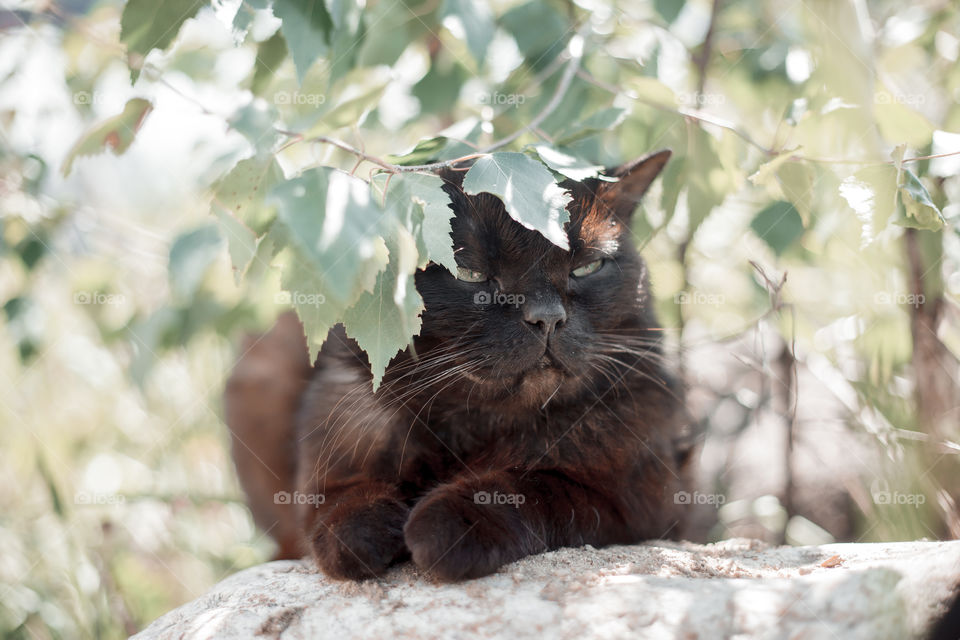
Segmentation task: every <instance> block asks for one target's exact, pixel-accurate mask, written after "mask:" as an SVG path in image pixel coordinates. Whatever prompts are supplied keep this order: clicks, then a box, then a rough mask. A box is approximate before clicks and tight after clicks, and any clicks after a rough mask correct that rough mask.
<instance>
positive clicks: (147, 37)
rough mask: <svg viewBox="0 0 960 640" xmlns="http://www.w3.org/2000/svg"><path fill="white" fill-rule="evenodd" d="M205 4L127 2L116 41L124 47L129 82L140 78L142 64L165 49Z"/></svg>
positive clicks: (177, 0)
mask: <svg viewBox="0 0 960 640" xmlns="http://www.w3.org/2000/svg"><path fill="white" fill-rule="evenodd" d="M205 4H207V2H206V0H164V1H163V2H157V1H156V0H128V2H127V4H126V6H124V8H123V15H122V16H121V17H120V41H121V42H123V43H124V44H126V45H127V60H128V63H129V65H130V81H131V82H136V81H137V78H138V77H139V76H140V68H141V67H142V66H143V60H144V58H146V57H147V54H148V53H150V51H152V50H153V49H166V48H167V47H168V46H170V43H171V42H173V39H174V38H176V37H177V33H179V32H180V27H181V26H182V25H183V23H184V22H186V21H187V19H189V18H192V17H193V16H195V15H197V11H199V10H200V7H202V6H204V5H205Z"/></svg>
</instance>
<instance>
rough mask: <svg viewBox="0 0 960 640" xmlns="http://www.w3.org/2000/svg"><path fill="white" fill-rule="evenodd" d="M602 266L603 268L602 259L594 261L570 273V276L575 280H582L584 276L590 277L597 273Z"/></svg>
mask: <svg viewBox="0 0 960 640" xmlns="http://www.w3.org/2000/svg"><path fill="white" fill-rule="evenodd" d="M602 266H603V260H602V259H601V260H594V261H593V262H588V263H587V264H585V265H582V266H579V267H577V268H576V269H574V270H573V271H571V272H570V275H572V276H573V277H575V278H582V277H584V276H588V275H590V274H591V273H596V272H597V271H599V270H600V267H602Z"/></svg>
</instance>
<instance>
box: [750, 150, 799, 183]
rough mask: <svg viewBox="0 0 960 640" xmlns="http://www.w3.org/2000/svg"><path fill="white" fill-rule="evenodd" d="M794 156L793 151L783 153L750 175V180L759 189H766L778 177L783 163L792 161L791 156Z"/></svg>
mask: <svg viewBox="0 0 960 640" xmlns="http://www.w3.org/2000/svg"><path fill="white" fill-rule="evenodd" d="M792 155H793V151H786V152H784V153H781V154H780V155H778V156H777V157H776V158H774V159H773V160H769V161H768V162H764V163H763V164H761V165H760V166H759V167H757V170H756V171H755V172H753V174H752V175H750V177H749V180H750V182H752V183H753V184H754V185H756V186H759V187H766V186H769V185H771V184H772V183H773V181H774V177H775V176H776V175H777V171H778V170H779V169H780V167H781V166H782V165H783V163H785V162H787V161H788V160H790V156H792Z"/></svg>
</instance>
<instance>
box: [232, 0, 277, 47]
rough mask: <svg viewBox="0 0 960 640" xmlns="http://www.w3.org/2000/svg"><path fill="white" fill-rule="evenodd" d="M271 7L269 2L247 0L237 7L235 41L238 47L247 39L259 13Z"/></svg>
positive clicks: (234, 19)
mask: <svg viewBox="0 0 960 640" xmlns="http://www.w3.org/2000/svg"><path fill="white" fill-rule="evenodd" d="M269 6H270V3H269V1H268V0H245V1H244V2H241V3H240V6H239V7H237V13H236V15H234V16H233V41H234V44H236V45H237V46H239V45H241V44H243V41H244V40H246V38H247V31H249V30H250V25H251V24H253V18H254V16H255V15H256V12H257V11H262V10H265V9H267V7H269Z"/></svg>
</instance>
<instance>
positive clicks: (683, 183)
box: [0, 0, 960, 638]
mask: <svg viewBox="0 0 960 640" xmlns="http://www.w3.org/2000/svg"><path fill="white" fill-rule="evenodd" d="M346 4H350V3H346ZM717 4H718V5H719V8H718V10H717V11H715V12H714V3H713V2H712V1H708V0H687V1H686V2H684V1H682V0H678V1H676V2H669V1H665V0H656V2H624V3H622V5H621V6H619V7H614V6H611V5H609V3H606V2H600V1H597V2H593V1H591V0H578V1H577V2H562V1H559V0H558V1H555V2H554V1H549V0H543V1H541V0H534V1H532V2H526V3H524V2H494V3H492V9H486V8H485V7H486V6H488V5H487V4H486V3H482V2H481V3H474V2H471V1H469V0H460V1H459V2H454V1H450V0H447V1H439V0H424V1H423V2H419V3H417V2H410V3H404V2H393V1H392V0H387V1H375V0H369V1H368V2H366V3H365V4H364V3H362V2H361V4H360V5H357V7H358V8H357V11H356V16H359V17H358V18H357V19H358V20H359V21H360V22H361V23H362V24H363V25H364V28H363V29H360V30H358V31H357V30H355V31H356V33H354V34H353V35H352V36H350V37H349V38H348V42H349V46H344V47H343V48H342V49H341V50H340V51H339V53H338V56H337V58H336V60H332V59H331V60H329V61H328V60H324V61H322V62H318V63H316V64H314V65H313V66H312V67H311V68H310V71H309V72H308V73H307V77H306V78H305V79H304V82H303V84H302V85H298V83H297V78H296V74H295V69H294V65H293V63H292V61H291V60H290V59H289V58H287V59H282V58H281V59H282V62H281V63H280V64H279V66H276V68H275V69H272V70H273V73H272V74H271V73H264V72H263V71H262V70H261V71H259V72H258V68H259V66H260V65H258V64H257V60H258V59H259V60H260V61H261V62H263V58H264V56H265V55H266V52H267V46H266V44H265V43H267V42H269V41H270V39H271V38H272V37H273V36H274V34H275V32H276V31H277V28H278V26H279V24H280V22H279V20H277V19H276V18H274V17H273V16H272V14H271V12H270V10H269V9H264V8H258V7H260V6H261V2H251V3H244V4H242V5H241V4H240V3H238V2H226V1H224V2H214V3H213V6H212V7H211V6H204V7H203V8H201V9H200V11H199V12H198V13H197V14H196V16H195V18H193V19H190V20H188V21H186V22H185V23H184V24H183V27H182V28H181V29H180V32H179V35H177V36H176V39H175V40H174V41H173V43H172V45H171V46H170V47H169V48H168V49H167V50H166V51H160V50H157V51H153V52H152V53H150V54H149V55H148V56H147V59H146V64H145V66H144V69H143V72H142V73H141V75H140V77H139V78H138V79H137V81H136V82H135V83H134V84H132V85H131V77H130V70H129V67H128V60H127V55H126V50H125V46H124V45H123V44H122V43H121V41H120V15H121V12H122V10H123V3H122V2H116V1H110V0H104V1H100V2H91V1H86V0H68V1H64V2H55V3H52V2H43V1H38V2H11V1H9V0H3V3H2V4H0V225H2V226H0V304H2V306H3V314H2V317H3V323H2V326H0V362H2V366H0V424H2V425H3V429H2V432H0V550H2V551H0V634H2V635H3V637H9V638H75V637H103V638H113V637H123V636H125V635H127V634H129V633H133V632H135V631H137V630H139V629H140V628H142V627H143V626H144V625H145V624H146V623H148V622H150V621H151V620H152V619H154V618H155V617H157V616H159V615H160V614H162V613H164V612H166V611H167V610H169V609H171V608H173V607H175V606H177V605H179V604H181V603H183V602H185V601H187V600H189V599H192V598H194V597H197V596H199V595H201V594H202V593H203V592H205V591H206V590H207V589H208V588H209V587H210V586H211V585H212V584H213V583H215V582H216V581H218V580H220V579H222V578H223V577H225V576H227V575H229V574H231V573H233V572H235V571H237V570H239V569H242V568H244V567H248V566H251V565H253V564H257V563H260V562H263V561H266V560H268V559H269V558H270V554H271V552H272V546H271V542H270V541H269V540H268V539H267V538H265V537H264V536H263V535H262V534H261V533H260V532H258V531H257V530H255V528H254V526H253V523H252V520H251V518H250V515H249V513H248V511H247V509H246V507H245V506H244V505H243V501H242V497H241V495H240V492H239V489H238V487H237V483H236V479H235V477H234V472H233V468H232V463H231V461H230V456H229V446H228V438H227V431H226V427H225V426H224V425H223V423H222V421H221V407H220V393H221V390H222V386H223V381H224V378H225V376H226V374H227V372H228V370H229V367H230V365H231V363H232V361H233V358H234V356H235V350H234V349H235V346H236V345H237V344H238V341H239V338H240V337H241V336H242V335H243V333H244V332H245V331H253V330H258V329H263V328H264V327H266V326H269V324H270V322H271V321H272V319H273V318H274V317H275V316H276V315H277V314H278V313H279V312H281V311H282V310H284V309H286V308H287V306H286V304H285V299H284V298H283V296H278V295H277V294H278V293H279V292H280V284H279V277H278V274H277V273H276V270H275V269H273V268H272V267H271V265H270V264H269V261H263V262H262V263H257V264H254V265H253V266H252V267H251V269H250V271H249V272H248V273H247V274H246V277H245V278H244V279H243V280H242V281H241V282H240V283H239V284H238V282H237V280H236V279H235V278H234V275H233V272H232V269H231V262H230V257H229V255H228V249H227V243H226V240H225V239H223V238H225V236H224V234H223V232H222V228H221V227H219V226H218V218H217V217H216V216H214V215H211V198H212V195H211V193H212V192H211V188H212V185H214V184H215V182H216V181H217V179H218V178H220V177H221V176H222V175H223V174H224V173H225V172H227V171H228V170H229V169H230V168H231V167H232V166H233V165H234V164H235V163H236V162H237V161H238V160H239V159H241V158H243V157H246V156H249V155H250V154H251V152H252V149H253V148H254V147H256V145H257V144H258V142H257V141H256V140H254V139H252V137H251V131H262V130H263V125H262V124H257V122H258V121H257V118H258V117H260V116H262V114H264V113H266V114H267V116H265V117H266V118H267V122H268V125H269V123H271V122H273V121H274V119H277V118H279V121H281V122H282V123H283V124H284V125H285V128H287V129H290V130H294V131H299V132H306V131H310V132H312V134H317V135H328V136H332V137H336V138H338V139H340V140H343V141H346V142H347V143H348V144H350V145H352V146H354V147H358V148H359V147H362V148H363V149H365V150H366V151H367V152H368V153H371V154H375V155H378V156H382V157H385V156H387V155H389V154H400V153H403V152H404V151H406V150H408V149H410V148H411V147H413V145H414V144H416V142H417V141H418V140H419V139H421V138H424V137H429V136H433V135H437V133H438V132H440V131H441V130H444V129H447V128H448V127H450V129H449V131H448V132H447V135H449V136H450V137H451V138H458V137H467V132H470V131H473V132H474V133H475V142H477V143H478V144H481V145H482V144H484V143H487V142H489V141H491V140H493V139H497V138H502V137H503V136H505V135H507V134H510V133H512V132H513V131H516V130H518V129H519V128H521V127H523V126H524V125H525V124H526V123H528V122H530V121H531V119H532V118H534V117H535V116H536V114H537V113H539V112H540V110H542V109H543V108H544V105H545V103H546V102H547V101H548V99H549V98H550V96H551V95H552V93H553V91H554V88H555V87H556V86H557V83H558V76H559V75H560V73H559V71H560V69H561V68H562V67H563V64H564V62H565V60H566V58H565V56H569V50H568V47H567V43H568V41H569V39H570V36H571V35H572V34H573V33H574V32H575V31H577V30H578V29H581V32H584V30H583V28H582V27H581V25H582V24H586V25H587V27H588V28H587V29H586V30H585V31H586V34H587V39H586V42H587V44H586V46H587V51H586V53H585V55H584V63H583V66H582V70H581V72H580V74H578V75H577V77H576V78H575V80H574V81H573V82H572V84H571V86H570V88H569V91H567V93H566V94H565V96H564V98H563V101H562V103H560V105H559V106H558V108H557V109H556V110H555V111H554V112H553V113H552V114H551V115H550V117H548V118H546V119H545V120H544V121H543V123H542V125H541V126H540V127H537V129H536V130H535V131H533V132H529V133H527V134H525V135H524V136H523V137H522V138H521V139H520V140H519V141H518V143H517V144H516V145H515V147H516V148H518V149H519V148H520V145H521V144H522V143H525V142H535V141H538V140H546V141H548V142H558V141H563V143H564V146H565V147H566V148H568V149H572V150H575V151H576V152H577V153H578V154H579V155H581V156H582V157H587V158H590V159H591V160H592V161H594V162H597V163H600V164H606V165H614V164H618V163H619V162H621V161H624V160H628V159H631V158H633V157H638V156H640V155H643V154H644V153H646V152H647V151H651V150H654V149H658V148H662V147H670V148H672V149H673V150H674V159H673V160H672V162H671V165H670V167H671V168H669V169H668V170H667V172H666V174H665V175H664V177H663V179H662V180H661V181H659V182H658V183H657V184H656V185H655V186H654V188H653V190H652V191H651V193H650V194H648V197H647V199H646V201H645V203H644V206H643V208H642V210H641V212H640V213H638V214H637V215H638V216H639V218H640V220H639V222H638V224H637V225H636V226H637V229H636V233H637V236H638V240H639V241H640V243H641V244H642V246H643V252H644V255H645V256H646V258H647V260H648V261H649V263H650V269H651V273H652V279H653V285H654V289H655V293H656V295H657V305H658V308H659V312H660V317H661V321H662V323H663V326H664V330H665V333H666V335H667V336H668V341H669V344H670V348H671V350H672V352H673V353H675V354H676V355H677V356H678V362H679V365H678V366H679V367H680V368H681V370H682V372H683V374H684V376H685V378H686V380H687V383H688V386H689V398H690V405H691V407H692V409H693V411H694V412H695V414H696V416H697V418H698V419H700V420H702V424H703V426H704V428H705V430H706V435H705V437H704V441H703V446H702V448H701V452H702V453H701V455H700V458H699V466H700V472H699V483H698V491H697V492H696V493H694V494H692V495H691V496H690V500H691V502H692V503H694V504H696V505H698V509H697V513H698V517H697V520H696V523H695V526H694V527H693V529H692V530H691V532H690V536H691V538H694V539H700V540H716V539H721V538H725V537H731V536H751V537H757V538H761V539H763V540H766V541H767V542H770V543H789V544H818V543H824V542H830V541H835V540H850V541H878V540H897V539H914V538H919V537H928V538H946V537H957V536H958V535H960V511H958V508H957V505H956V502H955V500H956V499H957V498H958V496H960V464H958V457H957V454H958V453H960V445H958V444H957V442H958V441H960V433H958V432H960V408H958V389H960V385H958V363H957V355H958V354H960V331H958V323H957V319H958V310H960V309H958V302H960V235H958V234H957V228H958V227H957V223H958V221H960V204H958V203H960V178H958V174H960V155H949V154H951V153H953V152H960V64H958V58H960V39H958V34H960V10H958V8H957V5H956V3H955V2H950V1H949V0H944V1H933V0H925V1H921V2H911V3H904V2H902V1H900V0H889V1H886V0H876V1H871V2H864V1H854V0H850V1H849V2H848V1H846V0H835V1H834V0H782V1H781V0H777V1H774V2H766V1H761V0H728V1H724V2H720V3H717ZM238 11H239V13H241V14H248V15H247V19H245V20H240V19H238V18H237V17H236V16H237V14H238ZM244 23H247V24H246V26H245V27H244V26H243V25H244ZM240 27H242V28H240ZM344 28H346V27H344ZM347 35H348V36H349V35H350V34H347ZM351 38H352V39H351ZM281 53H282V52H281ZM478 54H479V55H478ZM258 55H259V58H258ZM478 59H479V60H478ZM338 65H339V66H338ZM271 66H272V65H271ZM132 98H145V99H147V100H149V101H150V102H151V103H152V105H153V110H152V112H150V113H149V114H148V116H147V117H146V119H144V121H143V123H142V128H141V129H140V130H139V131H138V132H137V135H136V138H135V140H134V141H133V143H132V145H131V146H130V147H129V149H127V150H126V151H125V152H124V153H122V154H121V155H114V154H112V153H109V152H104V153H101V154H99V155H92V156H84V157H77V158H76V159H74V161H73V165H72V171H70V173H69V175H67V176H65V175H64V172H63V170H62V169H63V165H64V162H65V160H66V159H67V157H68V153H69V151H70V150H71V148H73V147H74V145H75V144H76V143H77V140H78V139H79V138H80V136H81V135H82V134H83V133H84V132H85V131H87V130H90V129H91V128H92V127H94V126H96V124H97V123H100V122H102V121H105V120H106V119H108V118H111V117H113V116H116V115H117V114H119V113H121V112H122V111H123V110H124V106H125V105H126V104H127V101H128V100H130V99H132ZM277 114H279V116H278V115H277ZM258 127H259V129H258ZM267 128H269V126H268V127H267ZM571 132H572V133H571ZM558 143H559V142H558ZM900 145H903V146H902V147H900ZM928 156H942V157H937V158H932V159H925V160H920V161H915V162H907V163H905V164H904V165H902V167H901V166H900V165H898V164H897V161H896V159H897V158H904V157H905V158H907V159H911V158H917V157H924V158H926V157H928ZM277 157H278V159H279V161H280V163H281V165H282V167H283V169H284V171H285V173H286V174H287V175H288V176H289V175H292V174H294V173H296V171H298V170H299V169H301V168H303V167H307V166H311V165H315V164H317V163H324V164H328V165H336V166H340V167H342V168H344V169H346V170H351V169H354V168H355V164H356V158H355V157H354V156H353V155H351V154H350V153H347V152H344V151H340V150H337V149H335V148H334V147H332V146H330V145H323V144H309V143H305V142H301V143H295V144H292V145H291V146H289V147H287V148H285V149H283V150H282V151H280V152H279V153H278V154H277ZM371 168H372V165H370V164H369V163H365V164H363V165H362V166H361V167H360V168H358V169H357V171H356V173H357V175H359V176H361V177H368V176H369V173H370V169H371ZM906 170H909V171H911V172H912V175H915V176H917V179H918V180H917V181H918V183H919V184H921V185H922V186H921V190H922V192H921V191H916V190H915V191H913V192H912V193H913V194H914V196H915V197H916V199H918V200H922V195H923V194H927V197H928V198H929V204H926V203H923V202H921V204H920V205H918V206H917V209H914V211H917V212H919V215H924V216H928V217H926V218H925V219H923V220H922V221H921V220H920V218H918V217H916V216H914V217H911V215H910V209H908V208H907V207H905V206H904V205H903V198H904V196H903V195H899V194H898V193H897V191H898V189H897V185H898V180H902V179H903V176H905V175H906V174H905V173H903V171H906ZM917 194H919V195H917ZM933 211H936V212H938V215H937V216H933V214H932V213H931V212H933ZM929 216H933V217H932V218H931V217H929ZM940 216H942V218H941V217H940ZM221 222H222V220H221ZM910 226H915V227H916V226H922V227H926V228H924V229H916V230H910V231H908V230H907V229H908V227H910ZM784 280H785V281H784Z"/></svg>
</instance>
